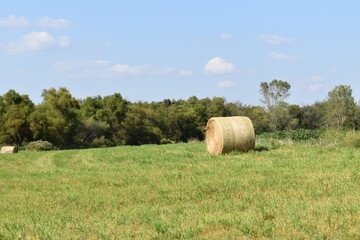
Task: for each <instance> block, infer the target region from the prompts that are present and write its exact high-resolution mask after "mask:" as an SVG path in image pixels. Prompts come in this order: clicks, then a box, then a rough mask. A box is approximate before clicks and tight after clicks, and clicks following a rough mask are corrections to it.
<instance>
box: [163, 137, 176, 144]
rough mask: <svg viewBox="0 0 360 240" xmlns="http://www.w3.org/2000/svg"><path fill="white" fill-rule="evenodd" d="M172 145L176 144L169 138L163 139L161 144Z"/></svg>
mask: <svg viewBox="0 0 360 240" xmlns="http://www.w3.org/2000/svg"><path fill="white" fill-rule="evenodd" d="M172 143H174V142H173V141H171V140H170V139H167V138H162V139H161V140H160V144H172Z"/></svg>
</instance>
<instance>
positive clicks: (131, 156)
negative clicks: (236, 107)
mask: <svg viewBox="0 0 360 240" xmlns="http://www.w3.org/2000/svg"><path fill="white" fill-rule="evenodd" d="M359 189H360V151H359V150H354V149H345V148H335V147H320V146H315V145H292V146H281V147H279V148H276V149H270V150H269V151H261V152H260V151H252V152H249V153H231V154H228V155H224V156H211V155H210V154H208V153H207V152H206V150H205V145H204V144H202V143H199V144H172V145H158V146H157V145H145V146H140V147H127V146H125V147H115V148H106V149H87V150H66V151H52V152H38V153H37V152H24V151H22V152H20V153H18V154H14V155H0V239H253V238H259V239H266V238H273V239H309V238H310V239H359V238H360V191H359Z"/></svg>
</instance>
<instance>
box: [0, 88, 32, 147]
mask: <svg viewBox="0 0 360 240" xmlns="http://www.w3.org/2000/svg"><path fill="white" fill-rule="evenodd" d="M33 108H34V104H33V102H32V101H31V100H30V98H29V96H28V95H20V94H19V93H17V92H16V91H15V90H9V91H8V92H7V93H6V94H4V96H3V97H1V98H0V125H1V126H0V142H2V143H7V144H17V145H22V144H23V142H28V141H30V140H31V131H30V128H29V116H30V114H31V113H32V111H33Z"/></svg>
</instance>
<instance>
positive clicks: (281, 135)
mask: <svg viewBox="0 0 360 240" xmlns="http://www.w3.org/2000/svg"><path fill="white" fill-rule="evenodd" d="M322 132H323V131H321V130H308V129H297V130H290V131H276V132H269V133H263V134H261V135H260V136H261V137H263V138H273V139H279V140H285V139H291V140H293V141H306V140H310V139H318V138H319V137H320V136H321V134H322Z"/></svg>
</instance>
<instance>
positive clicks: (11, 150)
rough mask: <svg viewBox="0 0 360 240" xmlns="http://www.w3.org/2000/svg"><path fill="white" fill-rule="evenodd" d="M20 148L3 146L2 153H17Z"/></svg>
mask: <svg viewBox="0 0 360 240" xmlns="http://www.w3.org/2000/svg"><path fill="white" fill-rule="evenodd" d="M17 152H18V148H17V147H13V146H4V147H2V148H1V154H13V153H17Z"/></svg>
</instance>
